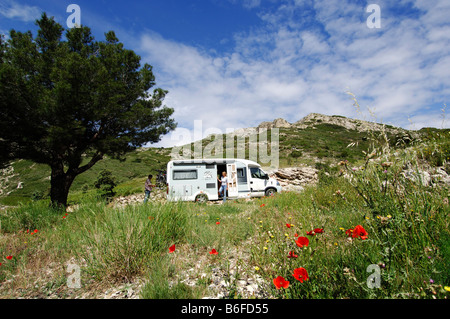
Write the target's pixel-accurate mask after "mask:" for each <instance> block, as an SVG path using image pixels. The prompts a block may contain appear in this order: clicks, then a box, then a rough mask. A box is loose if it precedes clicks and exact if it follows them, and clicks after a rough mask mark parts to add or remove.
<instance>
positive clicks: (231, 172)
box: [227, 163, 239, 197]
mask: <svg viewBox="0 0 450 319" xmlns="http://www.w3.org/2000/svg"><path fill="white" fill-rule="evenodd" d="M227 176H228V197H238V195H239V192H238V187H237V169H236V164H234V163H233V164H227Z"/></svg>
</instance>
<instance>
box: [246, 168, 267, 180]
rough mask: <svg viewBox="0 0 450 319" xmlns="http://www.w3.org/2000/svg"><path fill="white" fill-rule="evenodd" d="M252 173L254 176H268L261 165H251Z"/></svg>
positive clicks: (265, 177)
mask: <svg viewBox="0 0 450 319" xmlns="http://www.w3.org/2000/svg"><path fill="white" fill-rule="evenodd" d="M250 174H251V176H252V177H253V178H260V179H267V178H268V176H267V174H266V173H264V171H263V170H261V169H260V168H259V167H250Z"/></svg>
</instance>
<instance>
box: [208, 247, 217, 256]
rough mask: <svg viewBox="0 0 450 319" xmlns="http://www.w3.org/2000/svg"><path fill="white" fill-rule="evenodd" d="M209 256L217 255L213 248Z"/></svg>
mask: <svg viewBox="0 0 450 319" xmlns="http://www.w3.org/2000/svg"><path fill="white" fill-rule="evenodd" d="M209 254H210V255H218V254H219V253H218V252H217V250H215V249H214V248H213V250H211V251H210V252H209Z"/></svg>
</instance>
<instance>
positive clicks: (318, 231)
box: [314, 228, 323, 234]
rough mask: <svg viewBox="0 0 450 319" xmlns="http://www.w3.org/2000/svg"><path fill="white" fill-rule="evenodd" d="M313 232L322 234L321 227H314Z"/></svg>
mask: <svg viewBox="0 0 450 319" xmlns="http://www.w3.org/2000/svg"><path fill="white" fill-rule="evenodd" d="M314 232H315V233H316V234H322V233H323V228H315V229H314Z"/></svg>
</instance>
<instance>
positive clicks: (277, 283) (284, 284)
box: [273, 276, 289, 289]
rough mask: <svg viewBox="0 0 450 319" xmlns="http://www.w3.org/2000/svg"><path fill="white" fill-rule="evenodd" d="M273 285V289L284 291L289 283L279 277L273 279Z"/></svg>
mask: <svg viewBox="0 0 450 319" xmlns="http://www.w3.org/2000/svg"><path fill="white" fill-rule="evenodd" d="M273 284H274V285H275V287H277V289H280V288H281V287H283V288H284V289H286V288H287V287H289V281H287V280H286V279H284V278H283V277H281V276H278V277H277V278H274V280H273Z"/></svg>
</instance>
